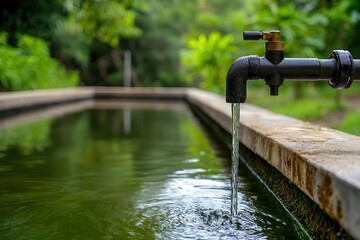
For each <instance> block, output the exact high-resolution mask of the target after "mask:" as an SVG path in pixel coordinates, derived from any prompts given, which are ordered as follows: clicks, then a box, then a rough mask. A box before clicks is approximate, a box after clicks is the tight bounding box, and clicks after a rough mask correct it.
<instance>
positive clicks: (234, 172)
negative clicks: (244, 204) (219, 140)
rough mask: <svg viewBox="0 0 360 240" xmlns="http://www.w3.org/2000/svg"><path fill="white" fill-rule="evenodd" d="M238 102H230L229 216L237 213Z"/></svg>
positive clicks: (233, 216) (234, 215)
mask: <svg viewBox="0 0 360 240" xmlns="http://www.w3.org/2000/svg"><path fill="white" fill-rule="evenodd" d="M239 120H240V103H233V104H232V154H231V217H232V218H235V217H236V214H237V188H238V184H237V178H238V167H239V125H240V122H239Z"/></svg>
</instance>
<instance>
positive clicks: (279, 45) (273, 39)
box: [243, 30, 285, 52]
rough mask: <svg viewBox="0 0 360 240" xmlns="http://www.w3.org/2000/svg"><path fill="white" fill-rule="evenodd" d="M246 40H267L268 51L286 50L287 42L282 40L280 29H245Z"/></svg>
mask: <svg viewBox="0 0 360 240" xmlns="http://www.w3.org/2000/svg"><path fill="white" fill-rule="evenodd" d="M243 37H244V40H265V41H267V42H266V43H265V50H266V51H278V52H284V50H285V44H284V42H281V41H280V31H278V30H270V31H263V32H256V31H255V32H252V31H244V33H243Z"/></svg>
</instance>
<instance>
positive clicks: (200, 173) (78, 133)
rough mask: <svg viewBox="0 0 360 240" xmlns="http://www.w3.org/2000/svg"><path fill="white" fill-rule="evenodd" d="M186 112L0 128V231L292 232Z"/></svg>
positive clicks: (18, 234)
mask: <svg viewBox="0 0 360 240" xmlns="http://www.w3.org/2000/svg"><path fill="white" fill-rule="evenodd" d="M229 158H230V154H229V153H227V152H224V150H223V149H221V148H220V147H219V146H218V145H216V144H215V142H214V141H213V140H212V138H211V136H210V135H209V134H206V133H205V132H204V131H202V130H201V129H200V127H199V125H198V124H197V123H196V121H194V118H193V117H192V115H191V114H190V113H189V112H188V111H184V110H183V109H182V108H180V110H179V109H178V108H173V107H171V109H164V108H161V109H157V110H156V109H153V110H149V109H141V108H139V107H137V108H136V109H131V108H126V109H125V110H124V109H112V110H109V109H101V110H99V109H97V110H94V109H92V110H85V111H82V112H78V113H73V114H69V115H66V116H62V117H58V118H55V119H51V118H50V119H42V120H39V121H35V122H32V123H29V124H20V125H17V126H12V127H10V128H6V129H0V213H1V214H0V239H36V240H39V239H87V240H88V239H297V238H299V236H300V235H299V232H298V230H297V228H296V224H294V222H293V221H292V220H291V218H290V217H289V216H288V215H287V214H286V212H285V211H284V210H283V209H282V207H281V206H280V205H279V203H278V202H277V201H276V200H275V199H273V197H272V195H271V194H270V193H268V192H267V190H266V189H265V188H264V187H263V186H262V185H261V184H260V183H259V182H258V181H257V180H256V179H255V178H254V177H253V176H252V175H251V174H249V173H248V172H247V171H246V170H244V169H240V170H239V183H238V188H239V190H238V202H239V204H238V210H237V211H238V213H237V216H236V221H235V222H234V223H232V222H231V221H230V160H229Z"/></svg>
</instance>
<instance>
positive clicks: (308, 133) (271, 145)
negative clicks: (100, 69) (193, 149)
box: [0, 87, 360, 239]
mask: <svg viewBox="0 0 360 240" xmlns="http://www.w3.org/2000/svg"><path fill="white" fill-rule="evenodd" d="M95 97H96V98H130V99H137V98H140V99H150V98H156V99H185V100H186V101H188V102H189V103H191V104H193V105H195V106H197V107H198V108H199V109H201V110H202V111H203V112H204V113H205V114H207V115H208V116H209V117H210V118H211V119H212V120H213V121H215V122H216V123H217V124H219V125H220V126H221V127H222V128H223V129H225V130H226V131H228V132H231V108H230V104H227V103H225V100H224V98H223V97H220V96H217V95H214V94H211V93H208V92H205V91H201V90H198V89H188V88H170V89H168V88H166V89H151V88H150V89H147V88H146V89H145V88H135V89H134V88H132V89H122V88H103V87H101V88H77V89H66V90H64V89H59V90H51V91H31V92H17V93H2V94H0V111H4V110H11V109H12V108H21V107H29V106H35V105H42V104H47V103H56V102H67V101H71V100H77V99H83V98H95ZM240 121H241V129H240V138H241V142H242V144H243V145H245V146H246V147H247V148H249V149H250V150H251V151H253V152H254V153H256V154H257V155H259V156H260V157H262V158H263V159H265V160H266V161H267V162H268V163H269V164H271V165H272V166H274V167H275V168H276V169H278V170H279V171H280V172H281V173H282V174H283V175H284V176H285V177H286V178H288V179H289V180H290V181H291V182H292V183H294V184H295V185H296V186H297V187H298V188H299V189H300V190H301V191H302V192H304V193H305V194H306V195H307V196H309V198H311V199H312V200H313V201H314V202H315V203H317V204H318V205H319V206H320V207H321V208H322V209H323V210H324V212H326V213H327V214H328V215H329V216H330V217H332V218H333V219H335V220H337V221H338V222H339V224H340V225H341V226H342V227H343V228H344V229H345V230H346V231H347V232H348V233H349V234H350V235H351V236H352V237H354V238H356V239H360V204H359V202H360V137H357V136H353V135H350V134H346V133H343V132H339V131H336V130H332V129H329V128H325V127H320V126H317V125H313V124H310V123H307V122H303V121H299V120H296V119H293V118H289V117H285V116H282V115H278V114H274V113H271V112H269V111H266V110H264V109H261V108H258V107H254V106H251V105H248V104H242V106H241V119H240Z"/></svg>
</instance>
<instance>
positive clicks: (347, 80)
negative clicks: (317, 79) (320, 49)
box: [329, 50, 354, 89]
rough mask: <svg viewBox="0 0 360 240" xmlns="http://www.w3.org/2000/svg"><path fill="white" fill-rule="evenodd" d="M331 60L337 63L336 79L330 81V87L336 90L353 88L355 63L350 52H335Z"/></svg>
mask: <svg viewBox="0 0 360 240" xmlns="http://www.w3.org/2000/svg"><path fill="white" fill-rule="evenodd" d="M330 58H334V59H335V61H336V71H335V74H334V77H333V78H332V79H330V80H329V85H330V86H331V87H333V88H335V89H345V88H349V87H350V86H351V83H352V81H353V77H352V73H353V66H354V61H353V58H352V56H351V54H350V52H348V51H345V50H334V51H333V52H332V53H331V55H330Z"/></svg>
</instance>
